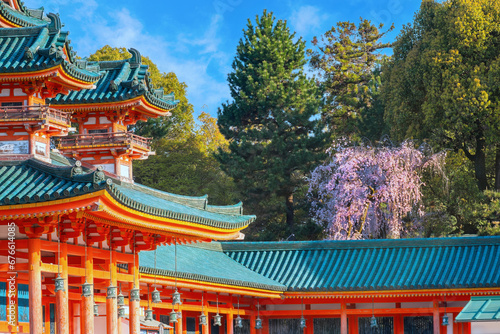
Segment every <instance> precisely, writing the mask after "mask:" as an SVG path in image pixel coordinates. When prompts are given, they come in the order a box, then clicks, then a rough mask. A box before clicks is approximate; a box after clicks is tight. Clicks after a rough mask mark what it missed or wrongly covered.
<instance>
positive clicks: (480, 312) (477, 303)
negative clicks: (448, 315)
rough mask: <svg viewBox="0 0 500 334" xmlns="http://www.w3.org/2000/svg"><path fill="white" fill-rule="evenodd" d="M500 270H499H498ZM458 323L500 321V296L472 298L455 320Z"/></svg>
mask: <svg viewBox="0 0 500 334" xmlns="http://www.w3.org/2000/svg"><path fill="white" fill-rule="evenodd" d="M497 270H499V268H497ZM455 321H456V322H476V321H499V322H500V296H492V297H471V300H470V302H468V303H467V305H465V307H464V309H463V310H462V312H460V313H459V314H458V316H457V317H456V318H455ZM499 326H500V323H499Z"/></svg>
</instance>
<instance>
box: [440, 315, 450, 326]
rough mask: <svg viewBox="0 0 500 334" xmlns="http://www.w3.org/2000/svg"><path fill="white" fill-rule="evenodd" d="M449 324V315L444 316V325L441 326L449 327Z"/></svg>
mask: <svg viewBox="0 0 500 334" xmlns="http://www.w3.org/2000/svg"><path fill="white" fill-rule="evenodd" d="M449 324H450V322H449V320H448V314H445V315H443V323H442V324H441V326H448V325H449Z"/></svg>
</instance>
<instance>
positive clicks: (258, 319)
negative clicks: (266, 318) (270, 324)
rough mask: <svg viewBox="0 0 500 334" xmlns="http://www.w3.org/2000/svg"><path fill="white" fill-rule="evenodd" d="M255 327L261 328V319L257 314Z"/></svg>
mask: <svg viewBox="0 0 500 334" xmlns="http://www.w3.org/2000/svg"><path fill="white" fill-rule="evenodd" d="M255 329H262V319H261V318H260V317H258V316H257V319H255Z"/></svg>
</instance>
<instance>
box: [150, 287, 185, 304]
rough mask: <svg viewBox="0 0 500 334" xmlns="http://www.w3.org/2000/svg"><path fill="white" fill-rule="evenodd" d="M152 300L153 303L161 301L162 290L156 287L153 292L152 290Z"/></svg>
mask: <svg viewBox="0 0 500 334" xmlns="http://www.w3.org/2000/svg"><path fill="white" fill-rule="evenodd" d="M179 297H180V296H179ZM151 300H152V301H153V303H161V297H160V291H158V290H156V288H155V290H154V291H153V292H151Z"/></svg>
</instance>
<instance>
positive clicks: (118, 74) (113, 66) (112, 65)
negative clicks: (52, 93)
mask: <svg viewBox="0 0 500 334" xmlns="http://www.w3.org/2000/svg"><path fill="white" fill-rule="evenodd" d="M129 51H130V53H132V58H130V59H125V60H115V61H100V62H88V61H85V60H84V61H80V62H78V63H77V64H78V66H79V67H81V68H95V69H98V70H99V71H100V73H101V74H102V77H101V79H100V80H99V82H97V84H96V89H92V90H89V89H83V90H81V91H79V92H77V91H74V92H71V93H69V94H68V95H62V94H61V95H58V96H56V97H55V98H53V99H49V100H48V102H49V103H51V104H54V105H59V104H64V105H71V104H94V103H104V102H119V101H124V100H129V99H132V98H136V97H139V96H143V97H144V98H145V99H146V101H148V102H149V103H151V104H152V105H154V106H156V107H158V108H161V109H164V110H171V109H173V108H175V106H176V105H177V104H178V102H179V101H178V100H175V99H174V95H173V94H168V95H164V94H163V89H154V88H153V86H152V84H151V81H150V78H149V72H148V66H147V65H144V64H142V62H141V55H140V53H139V52H138V51H137V50H135V49H130V50H129ZM160 91H161V92H160Z"/></svg>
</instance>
